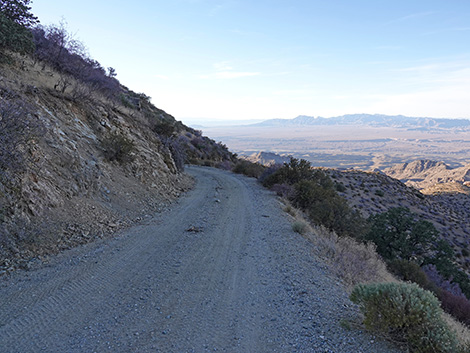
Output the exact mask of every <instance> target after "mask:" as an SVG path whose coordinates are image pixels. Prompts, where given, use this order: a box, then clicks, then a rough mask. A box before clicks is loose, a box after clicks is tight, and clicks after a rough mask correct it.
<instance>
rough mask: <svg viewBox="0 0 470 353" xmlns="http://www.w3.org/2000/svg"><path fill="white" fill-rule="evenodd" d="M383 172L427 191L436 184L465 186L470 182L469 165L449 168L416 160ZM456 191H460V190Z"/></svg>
mask: <svg viewBox="0 0 470 353" xmlns="http://www.w3.org/2000/svg"><path fill="white" fill-rule="evenodd" d="M383 172H384V173H385V174H386V175H388V176H390V177H392V178H395V179H398V180H400V181H402V182H403V183H405V184H406V185H408V186H413V187H415V188H417V189H429V188H432V187H434V186H435V185H436V184H447V183H450V184H453V183H458V184H460V185H467V184H468V183H469V182H470V165H467V166H464V167H459V168H451V167H449V166H448V165H446V164H445V163H444V162H437V161H432V160H417V161H414V162H411V163H403V164H397V165H395V166H393V167H390V168H386V169H384V170H383ZM441 189H442V190H444V189H449V188H441ZM450 189H452V188H450ZM457 189H458V190H460V188H457ZM457 189H455V190H457Z"/></svg>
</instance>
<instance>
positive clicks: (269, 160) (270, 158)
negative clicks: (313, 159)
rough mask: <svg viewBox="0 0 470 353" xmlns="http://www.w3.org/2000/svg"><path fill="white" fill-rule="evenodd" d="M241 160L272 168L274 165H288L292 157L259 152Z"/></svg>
mask: <svg viewBox="0 0 470 353" xmlns="http://www.w3.org/2000/svg"><path fill="white" fill-rule="evenodd" d="M241 158H244V159H246V160H248V161H250V162H253V163H259V164H262V165H264V166H267V167H269V166H272V165H274V164H283V163H287V162H289V160H290V156H280V155H278V154H276V153H272V152H258V153H253V154H251V155H249V156H241Z"/></svg>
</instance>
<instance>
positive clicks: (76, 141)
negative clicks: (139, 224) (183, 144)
mask: <svg viewBox="0 0 470 353" xmlns="http://www.w3.org/2000/svg"><path fill="white" fill-rule="evenodd" d="M55 75H57V74H56V73H55V72H54V71H53V70H47V69H46V70H42V68H40V67H39V66H35V65H34V64H33V61H32V60H31V61H29V59H24V60H23V64H22V68H15V67H14V66H13V67H11V66H3V67H1V68H0V93H1V97H0V110H1V111H0V113H1V114H0V115H1V118H0V123H2V124H3V125H2V126H3V127H5V128H4V129H3V131H2V132H0V135H2V134H3V135H4V136H0V137H5V136H7V135H8V136H7V137H8V138H9V140H8V141H9V145H10V146H13V145H14V151H13V150H12V151H13V152H14V153H10V152H11V151H8V153H9V154H7V153H6V152H5V150H2V151H0V159H1V161H0V162H1V163H3V164H2V166H3V165H5V166H6V167H5V168H3V169H4V170H2V173H0V233H1V235H2V236H1V238H0V246H1V247H0V272H2V271H6V270H9V269H11V268H12V267H14V266H15V264H16V265H18V264H21V263H22V262H24V261H27V260H28V259H31V258H34V257H38V256H45V255H47V254H50V253H54V252H57V251H59V250H61V249H64V248H68V247H71V246H74V245H77V244H81V243H84V242H88V241H90V240H92V239H95V238H100V237H103V236H104V235H106V234H109V233H112V232H114V231H116V230H117V229H119V228H122V227H125V226H127V225H129V224H131V223H133V222H135V221H136V220H140V219H142V218H143V217H145V216H146V215H150V214H151V213H152V212H156V211H158V210H160V209H162V208H164V207H165V205H166V204H168V202H169V201H171V200H172V199H174V198H175V197H177V196H178V195H179V194H180V193H181V192H182V191H183V190H186V189H188V188H189V187H190V186H191V179H190V178H189V177H188V176H186V175H185V174H183V173H181V172H179V170H178V168H177V166H176V165H175V161H174V158H173V155H172V153H171V152H170V149H169V148H168V147H166V146H165V145H164V144H163V143H162V138H161V136H159V135H158V134H156V133H155V131H154V130H152V123H155V121H160V120H161V121H165V122H166V123H168V124H174V125H176V124H177V122H176V121H175V119H174V118H173V117H171V116H170V115H168V114H166V113H165V112H163V111H161V110H159V109H157V108H155V107H153V106H152V105H151V104H150V103H148V102H140V103H139V104H138V105H136V106H135V107H131V106H125V105H123V104H121V103H119V102H117V101H116V100H115V99H110V98H109V97H103V96H100V95H99V94H96V95H93V96H92V97H91V98H89V99H87V100H74V99H71V98H70V97H69V96H68V95H67V92H65V93H62V92H57V91H55V90H54V88H53V84H52V83H53V82H54V76H55ZM123 92H126V91H125V88H123ZM12 107H13V108H12ZM15 111H16V113H15ZM8 119H10V121H11V122H12V124H10V125H8V124H7V123H8V121H9V120H8ZM20 127H21V129H20ZM179 133H180V134H185V136H186V138H188V137H187V136H192V133H193V130H192V129H185V127H184V126H183V125H182V124H181V126H179ZM11 158H16V159H17V160H18V162H17V163H15V164H14V168H13V167H12V166H10V165H9V160H8V159H11Z"/></svg>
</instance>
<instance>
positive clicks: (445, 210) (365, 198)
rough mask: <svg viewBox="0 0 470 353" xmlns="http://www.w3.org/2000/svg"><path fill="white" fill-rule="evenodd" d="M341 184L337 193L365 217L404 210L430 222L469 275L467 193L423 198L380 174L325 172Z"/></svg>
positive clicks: (412, 190) (411, 189)
mask: <svg viewBox="0 0 470 353" xmlns="http://www.w3.org/2000/svg"><path fill="white" fill-rule="evenodd" d="M328 171H329V173H330V175H331V176H332V178H333V179H334V180H335V181H336V182H337V183H338V184H339V185H341V186H340V187H338V189H339V190H341V191H340V194H341V195H342V196H344V197H345V198H346V199H347V200H348V202H349V204H350V205H351V206H352V207H354V208H355V209H357V210H358V211H359V212H361V214H362V215H363V216H365V217H368V216H369V215H371V214H375V213H381V212H385V211H387V210H388V209H390V208H392V207H408V208H409V209H410V210H411V211H412V212H413V213H415V214H417V215H418V216H419V217H420V218H422V219H426V220H429V221H431V222H432V223H433V224H434V226H435V227H436V229H437V230H438V231H439V232H440V234H441V236H442V237H443V238H444V239H446V240H448V241H449V242H450V244H452V245H453V247H454V249H455V251H456V255H457V261H458V263H459V264H460V266H461V268H463V269H465V270H466V271H467V273H470V256H469V255H468V251H467V249H468V248H469V246H470V215H469V213H468V209H469V207H470V199H469V198H468V195H467V194H463V193H459V194H455V193H443V194H436V195H424V194H422V193H421V192H419V191H418V190H417V189H415V188H412V187H409V186H406V185H405V184H403V183H402V182H400V181H399V180H396V179H394V178H391V177H389V176H387V175H384V174H382V173H371V172H362V171H353V170H347V171H339V170H334V169H331V170H328Z"/></svg>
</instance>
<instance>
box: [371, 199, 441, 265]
mask: <svg viewBox="0 0 470 353" xmlns="http://www.w3.org/2000/svg"><path fill="white" fill-rule="evenodd" d="M415 218H416V216H415V215H414V214H413V213H412V212H411V211H410V210H409V209H408V208H405V207H395V208H391V209H390V210H388V211H387V212H384V213H380V214H376V215H373V216H371V217H369V223H370V230H369V232H368V233H367V234H366V239H367V240H371V241H373V242H374V243H375V244H377V251H378V253H379V254H380V255H381V256H382V257H383V258H384V259H385V260H393V259H396V258H398V259H403V260H412V259H416V260H417V261H418V262H419V263H423V261H424V257H427V256H429V255H430V254H431V253H432V250H434V248H433V245H434V243H435V241H436V239H437V237H438V234H439V233H438V231H437V230H436V228H435V227H434V225H433V224H432V223H431V222H428V221H424V220H416V219H415Z"/></svg>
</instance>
